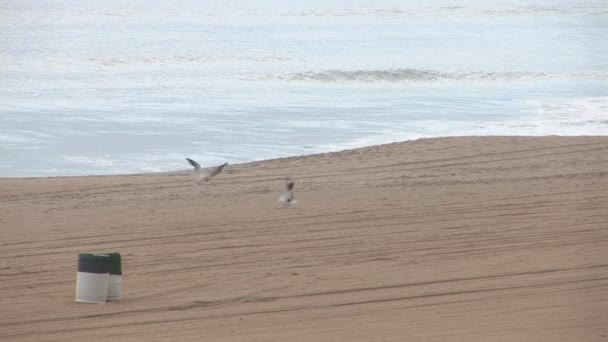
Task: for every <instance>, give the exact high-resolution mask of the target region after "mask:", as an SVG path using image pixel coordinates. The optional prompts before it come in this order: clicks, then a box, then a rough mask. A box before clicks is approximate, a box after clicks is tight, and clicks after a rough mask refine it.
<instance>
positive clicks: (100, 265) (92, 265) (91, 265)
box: [78, 253, 110, 274]
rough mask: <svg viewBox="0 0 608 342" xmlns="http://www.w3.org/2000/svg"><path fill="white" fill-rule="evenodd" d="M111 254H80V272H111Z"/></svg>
mask: <svg viewBox="0 0 608 342" xmlns="http://www.w3.org/2000/svg"><path fill="white" fill-rule="evenodd" d="M109 269H110V256H109V255H107V254H89V253H82V254H78V272H86V273H98V274H105V273H109Z"/></svg>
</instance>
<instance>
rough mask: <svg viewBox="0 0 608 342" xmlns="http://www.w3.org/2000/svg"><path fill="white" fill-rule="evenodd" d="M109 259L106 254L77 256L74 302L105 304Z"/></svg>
mask: <svg viewBox="0 0 608 342" xmlns="http://www.w3.org/2000/svg"><path fill="white" fill-rule="evenodd" d="M109 265H110V257H109V256H108V255H106V254H86V253H83V254H80V255H78V273H77V274H76V301H77V302H81V303H105V302H106V300H107V297H108V280H109V278H110V271H109V269H110V267H109Z"/></svg>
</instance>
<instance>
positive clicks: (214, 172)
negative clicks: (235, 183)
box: [207, 163, 228, 177]
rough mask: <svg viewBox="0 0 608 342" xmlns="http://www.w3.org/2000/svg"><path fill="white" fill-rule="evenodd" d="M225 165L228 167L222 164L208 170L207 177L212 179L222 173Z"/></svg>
mask: <svg viewBox="0 0 608 342" xmlns="http://www.w3.org/2000/svg"><path fill="white" fill-rule="evenodd" d="M226 165H228V163H224V164H222V165H218V166H214V167H210V168H208V169H207V172H208V174H209V177H213V176H215V175H217V174H218V173H220V172H222V170H223V169H224V167H226Z"/></svg>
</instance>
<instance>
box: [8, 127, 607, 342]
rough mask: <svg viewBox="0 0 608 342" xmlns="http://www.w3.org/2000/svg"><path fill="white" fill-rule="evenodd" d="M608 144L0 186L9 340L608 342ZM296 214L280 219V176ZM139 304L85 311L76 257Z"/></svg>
mask: <svg viewBox="0 0 608 342" xmlns="http://www.w3.org/2000/svg"><path fill="white" fill-rule="evenodd" d="M607 151H608V136H606V137H604V136H584V137H561V136H545V137H507V136H504V137H496V136H492V137H445V138H425V139H418V140H412V141H407V142H400V143H390V144H384V145H376V146H368V147H363V148H359V149H352V150H344V151H338V152H329V153H322V154H315V155H303V156H294V157H287V158H279V159H271V160H264V161H256V162H251V163H245V164H234V165H232V167H231V168H226V169H225V171H224V172H222V173H221V174H219V175H218V176H216V177H215V178H213V179H212V180H211V181H210V182H208V183H205V184H204V186H202V187H199V188H197V187H195V186H194V185H193V183H192V175H191V174H190V172H189V171H175V172H169V173H149V174H141V175H109V176H75V177H47V178H30V179H24V178H4V179H0V188H1V189H2V190H1V191H0V203H2V205H1V206H0V260H2V261H0V278H2V282H0V289H1V290H2V291H3V294H4V295H3V296H2V298H0V306H1V307H2V308H3V310H2V311H1V312H0V339H1V340H9V341H10V340H18V341H25V342H27V341H42V340H64V341H67V340H73V339H80V340H86V341H102V340H104V341H107V340H108V338H111V339H112V340H129V341H167V340H171V341H200V340H212V341H219V342H222V341H239V340H240V341H242V340H247V341H254V342H255V341H260V342H261V341H269V340H277V341H287V340H289V341H319V340H324V341H353V340H382V341H404V340H408V341H425V342H444V341H446V340H449V341H463V342H464V341H467V342H470V341H480V342H481V341H484V342H485V341H496V340H506V341H524V340H535V341H541V342H542V341H556V342H569V341H598V342H599V341H604V340H605V338H606V336H608V327H607V326H606V325H605V319H604V318H605V317H606V315H608V310H607V309H606V306H605V303H606V301H608V291H607V290H606V289H607V288H608V281H607V279H608V255H607V254H606V250H608V230H606V229H605V224H606V222H608V198H607V197H606V195H605V194H606V191H607V190H608V158H607V157H606V155H607V154H606V152H607ZM286 176H289V177H292V179H294V180H295V184H296V185H295V195H296V199H297V201H298V203H296V204H295V205H293V206H292V207H291V208H281V207H280V204H279V203H278V201H277V199H278V196H279V194H280V192H281V191H282V190H283V187H284V181H283V179H282V177H286ZM99 252H104V253H107V252H119V253H121V254H122V259H123V286H122V291H123V296H122V297H123V298H122V300H121V301H119V302H112V303H107V304H102V305H95V304H82V303H76V302H74V294H75V279H76V264H77V258H78V254H79V253H99Z"/></svg>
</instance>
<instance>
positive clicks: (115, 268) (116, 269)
mask: <svg viewBox="0 0 608 342" xmlns="http://www.w3.org/2000/svg"><path fill="white" fill-rule="evenodd" d="M106 255H108V256H110V268H109V269H108V271H109V272H110V274H113V275H122V265H121V257H120V253H108V254H106Z"/></svg>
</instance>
